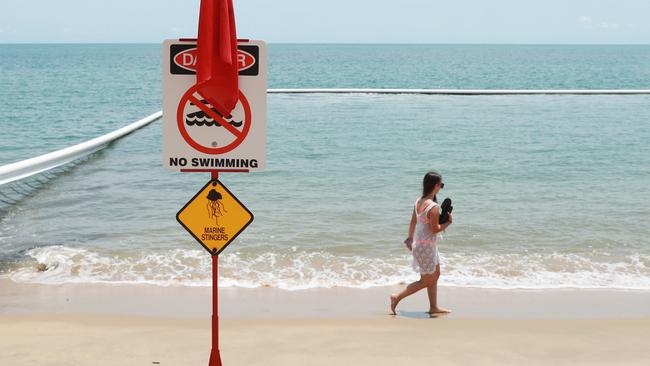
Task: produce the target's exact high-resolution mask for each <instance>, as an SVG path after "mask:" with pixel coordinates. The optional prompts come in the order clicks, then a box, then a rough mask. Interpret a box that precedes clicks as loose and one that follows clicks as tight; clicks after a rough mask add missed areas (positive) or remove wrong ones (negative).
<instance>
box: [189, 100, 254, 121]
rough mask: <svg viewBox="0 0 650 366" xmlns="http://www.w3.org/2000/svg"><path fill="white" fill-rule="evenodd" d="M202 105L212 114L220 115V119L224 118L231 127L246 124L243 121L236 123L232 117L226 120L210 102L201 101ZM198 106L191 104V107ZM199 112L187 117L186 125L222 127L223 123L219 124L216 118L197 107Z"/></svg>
mask: <svg viewBox="0 0 650 366" xmlns="http://www.w3.org/2000/svg"><path fill="white" fill-rule="evenodd" d="M200 102H201V103H203V104H204V105H205V106H206V107H208V108H209V109H210V110H211V111H212V112H214V113H216V114H217V115H219V117H221V118H223V120H224V121H225V122H228V123H229V124H230V125H231V126H234V127H241V126H242V125H243V124H244V121H243V120H240V121H239V122H236V121H234V120H233V117H232V116H230V118H224V117H223V116H222V115H221V113H219V112H218V111H217V109H216V108H214V107H213V106H212V105H210V102H208V101H207V100H205V99H202V100H200ZM192 106H196V105H195V104H194V103H191V102H190V107H192ZM196 108H197V111H196V112H191V113H188V114H186V115H185V124H186V125H188V126H216V127H221V123H218V122H217V121H216V120H215V119H214V118H212V117H210V116H209V115H207V114H206V113H205V112H203V110H201V109H200V107H196Z"/></svg>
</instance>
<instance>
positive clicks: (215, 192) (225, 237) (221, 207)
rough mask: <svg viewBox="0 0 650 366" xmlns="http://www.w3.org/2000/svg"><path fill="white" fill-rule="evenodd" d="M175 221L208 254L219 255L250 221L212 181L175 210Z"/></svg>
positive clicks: (233, 199)
mask: <svg viewBox="0 0 650 366" xmlns="http://www.w3.org/2000/svg"><path fill="white" fill-rule="evenodd" d="M176 220H178V222H179V223H180V224H181V225H183V227H184V228H185V230H187V231H189V232H190V234H192V236H193V237H194V238H195V239H196V240H198V241H199V243H201V245H203V247H204V248H205V249H207V250H208V252H210V254H219V253H221V251H222V250H224V248H226V247H227V246H228V244H230V243H231V242H232V241H233V240H234V239H235V238H236V237H237V235H239V234H240V233H241V232H242V231H244V229H245V228H246V226H248V225H249V224H250V223H251V222H253V214H252V213H251V212H250V211H248V209H247V208H246V207H245V206H244V205H243V204H242V203H241V202H239V200H238V199H237V197H235V196H234V195H233V194H232V193H231V192H230V191H229V190H228V188H226V186H224V185H223V184H221V182H219V180H217V179H215V180H211V181H209V182H208V184H206V185H205V186H204V187H203V188H201V190H200V191H199V193H197V194H196V195H195V196H194V197H192V199H191V200H190V201H189V202H188V203H187V204H185V206H184V207H183V208H182V209H181V210H180V211H178V214H176Z"/></svg>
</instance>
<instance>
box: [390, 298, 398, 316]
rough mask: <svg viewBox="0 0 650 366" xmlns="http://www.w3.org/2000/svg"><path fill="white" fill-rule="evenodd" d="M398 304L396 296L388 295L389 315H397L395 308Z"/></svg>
mask: <svg viewBox="0 0 650 366" xmlns="http://www.w3.org/2000/svg"><path fill="white" fill-rule="evenodd" d="M398 302H399V301H398V300H397V295H395V294H393V295H390V315H397V313H396V312H395V308H396V307H397V303H398Z"/></svg>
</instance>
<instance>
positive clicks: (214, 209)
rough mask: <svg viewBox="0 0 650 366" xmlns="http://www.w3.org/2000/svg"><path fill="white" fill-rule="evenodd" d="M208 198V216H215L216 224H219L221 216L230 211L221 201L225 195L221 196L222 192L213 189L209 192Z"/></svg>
mask: <svg viewBox="0 0 650 366" xmlns="http://www.w3.org/2000/svg"><path fill="white" fill-rule="evenodd" d="M207 198H208V205H207V208H208V217H210V218H214V222H215V224H216V225H219V216H223V214H224V213H226V212H228V211H226V208H225V207H224V206H223V202H221V199H222V198H223V196H221V193H219V192H217V191H216V190H214V189H211V190H210V192H208V197H207Z"/></svg>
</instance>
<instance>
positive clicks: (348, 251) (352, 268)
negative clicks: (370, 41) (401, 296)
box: [0, 44, 650, 290]
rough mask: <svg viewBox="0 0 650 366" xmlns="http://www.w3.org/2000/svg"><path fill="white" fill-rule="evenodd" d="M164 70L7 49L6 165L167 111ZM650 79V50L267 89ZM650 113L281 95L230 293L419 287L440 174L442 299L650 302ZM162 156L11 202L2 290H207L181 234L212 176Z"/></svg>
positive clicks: (491, 56)
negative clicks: (553, 292)
mask: <svg viewBox="0 0 650 366" xmlns="http://www.w3.org/2000/svg"><path fill="white" fill-rule="evenodd" d="M160 55H161V47H160V45H155V44H154V45H151V44H146V45H133V44H129V45H122V44H116V45H105V44H102V45H66V44H57V45H51V44H50V45H0V165H2V164H6V163H10V162H13V161H18V160H22V159H25V158H29V157H32V156H35V155H38V154H42V153H46V152H50V151H53V150H56V149H60V148H63V147H67V146H70V145H73V144H76V143H80V142H83V141H85V140H88V139H90V138H93V137H96V136H99V135H102V134H104V133H107V132H110V131H112V130H114V129H116V128H119V127H122V126H124V125H127V124H128V123H130V122H133V121H135V120H138V119H140V118H142V117H144V116H146V115H149V114H151V113H153V112H156V111H158V110H160V109H161V99H162V98H161V71H160ZM649 65H650V46H570V45H563V46H553V45H539V46H526V45H521V46H515V45H494V46H491V45H280V44H271V45H270V46H269V87H270V88H320V87H322V88H330V87H332V88H356V87H358V88H484V89H573V88H575V89H650V66H649ZM649 106H650V96H649V95H636V96H613V95H596V96H575V95H556V96H549V95H539V96H424V95H419V96H416V95H371V94H354V95H325V94H314V95H277V94H274V95H269V97H268V115H269V121H268V168H267V170H266V171H265V172H261V173H255V174H223V175H222V181H223V182H224V183H225V184H226V185H227V186H228V187H229V189H230V190H231V191H232V192H233V193H234V194H236V195H237V196H238V197H239V198H240V200H241V201H242V202H243V203H244V204H246V206H247V207H248V208H249V209H250V210H251V211H253V213H254V214H255V221H254V222H253V224H252V225H251V226H249V227H248V229H247V230H246V231H245V232H244V233H243V234H242V235H241V236H240V237H239V238H238V239H237V240H236V241H235V242H234V243H233V244H232V245H231V246H230V247H228V248H227V249H226V251H224V253H223V255H222V256H221V258H220V261H221V267H220V275H221V276H222V278H221V284H222V285H224V286H238V287H260V286H271V287H278V288H284V289H305V288H314V287H334V286H343V287H370V286H379V285H389V284H396V283H401V282H405V281H410V280H412V279H414V278H417V274H415V273H414V272H413V270H412V269H411V267H410V254H409V253H408V252H407V251H406V249H404V247H403V245H402V244H401V242H402V240H403V239H404V237H405V235H406V233H407V229H408V222H409V219H410V212H411V210H412V205H413V203H414V201H415V199H416V198H417V197H418V195H419V192H420V184H421V179H422V176H423V175H424V173H425V172H426V171H427V170H436V171H438V172H440V173H442V174H443V176H444V181H445V184H446V185H445V189H444V190H443V192H442V194H441V196H442V197H440V198H444V197H451V198H452V199H453V200H454V224H453V225H452V227H451V228H450V229H449V230H448V231H447V232H446V233H445V235H444V237H445V239H444V241H443V242H442V244H441V245H440V252H441V259H442V271H443V274H442V277H441V283H442V284H444V285H449V286H476V287H487V288H557V287H577V288H621V289H637V290H650V239H649V238H650V225H648V221H649V219H650V190H649V189H648V187H649V186H650V143H648V141H650V108H649ZM161 135H162V126H161V122H155V123H153V124H151V125H150V126H148V127H145V128H143V129H141V130H139V131H137V132H135V133H133V134H131V135H129V136H127V137H126V138H124V139H122V140H119V141H118V142H116V143H114V144H112V145H110V146H109V147H108V148H106V149H104V150H102V151H100V152H98V153H96V154H94V155H93V156H91V157H90V158H88V159H86V160H84V161H82V162H80V163H78V164H76V165H74V166H69V167H66V168H64V169H58V170H57V171H56V172H55V173H52V174H47V175H43V176H41V177H38V179H37V180H34V179H31V180H27V181H24V182H18V183H14V184H11V185H5V186H0V199H1V200H2V201H0V278H1V277H7V278H10V279H11V280H13V281H16V282H21V283H23V282H25V283H49V284H58V283H66V282H77V283H123V284H128V283H151V284H158V285H179V286H209V285H210V274H211V272H210V258H209V255H208V253H207V252H205V251H204V250H203V249H202V248H201V247H200V246H199V244H198V243H196V242H195V241H194V239H193V238H192V237H190V236H189V234H187V233H186V232H185V231H184V230H183V228H182V227H181V226H180V225H179V224H178V223H177V222H176V220H175V214H176V212H177V211H178V210H179V209H180V208H181V207H182V206H183V205H184V204H185V202H186V201H187V200H188V199H190V198H191V197H192V196H193V195H194V193H196V191H197V190H198V189H199V188H201V187H202V185H203V184H204V183H205V182H206V181H207V180H208V178H209V175H208V174H205V173H203V174H197V173H172V172H170V171H167V170H166V169H164V168H163V167H162V166H161V163H160V161H161V154H162V152H161V146H162V141H161V138H162V136H161ZM3 201H4V202H3ZM39 263H42V264H44V265H45V267H46V268H47V270H45V271H39V270H37V266H38V264H39Z"/></svg>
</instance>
